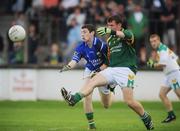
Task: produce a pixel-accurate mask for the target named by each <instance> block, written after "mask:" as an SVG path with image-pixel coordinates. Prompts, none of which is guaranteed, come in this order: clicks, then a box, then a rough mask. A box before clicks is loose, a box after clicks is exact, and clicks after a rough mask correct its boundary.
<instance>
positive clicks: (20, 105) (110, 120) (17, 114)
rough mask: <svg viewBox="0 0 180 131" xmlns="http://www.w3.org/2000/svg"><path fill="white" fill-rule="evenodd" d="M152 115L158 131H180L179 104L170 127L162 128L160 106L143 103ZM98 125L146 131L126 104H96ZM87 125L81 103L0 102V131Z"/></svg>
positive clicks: (68, 129)
mask: <svg viewBox="0 0 180 131" xmlns="http://www.w3.org/2000/svg"><path fill="white" fill-rule="evenodd" d="M142 104H143V105H144V107H145V108H146V110H147V111H148V112H150V113H151V116H152V118H153V121H154V124H155V130H157V131H160V130H161V131H179V130H180V103H179V102H174V103H173V105H174V109H175V111H176V114H177V117H178V119H177V120H176V121H174V122H172V123H169V124H161V123H160V121H161V120H162V119H164V118H165V116H166V112H165V109H164V107H163V105H162V103H160V102H142ZM94 108H95V121H96V126H97V130H98V131H143V130H145V127H144V125H143V124H142V122H141V120H140V119H139V117H138V116H137V115H136V114H135V113H134V112H132V111H131V110H130V109H129V108H128V107H127V106H126V105H125V104H124V103H121V102H118V103H113V105H112V107H111V108H109V109H104V108H103V107H102V106H101V104H100V103H98V102H94ZM83 130H87V121H86V119H85V116H84V112H83V110H82V103H80V104H78V105H77V106H76V107H68V106H67V105H66V104H65V103H64V102H59V101H37V102H31V101H21V102H12V101H0V131H83Z"/></svg>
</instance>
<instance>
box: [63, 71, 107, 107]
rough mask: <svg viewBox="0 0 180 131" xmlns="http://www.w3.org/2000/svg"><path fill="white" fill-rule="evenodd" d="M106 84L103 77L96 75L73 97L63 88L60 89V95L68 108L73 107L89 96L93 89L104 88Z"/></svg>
mask: <svg viewBox="0 0 180 131" xmlns="http://www.w3.org/2000/svg"><path fill="white" fill-rule="evenodd" d="M107 84H108V81H107V80H106V78H105V77H104V76H103V75H101V74H100V73H98V74H97V75H95V76H94V77H93V78H92V79H90V81H89V82H88V83H87V85H84V86H83V87H82V88H81V91H80V92H77V93H75V95H72V94H70V93H68V92H67V90H66V89H65V88H62V89H61V94H62V96H63V97H64V99H65V100H66V102H67V103H68V104H69V105H70V106H74V105H75V104H76V103H78V102H79V101H80V100H81V99H82V98H83V97H86V96H88V95H89V94H91V93H92V92H93V90H94V88H95V87H97V86H98V87H99V86H104V85H107Z"/></svg>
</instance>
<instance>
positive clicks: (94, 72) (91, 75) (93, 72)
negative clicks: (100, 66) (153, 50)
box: [89, 71, 98, 78]
mask: <svg viewBox="0 0 180 131" xmlns="http://www.w3.org/2000/svg"><path fill="white" fill-rule="evenodd" d="M97 73H98V72H97V71H92V72H91V73H90V75H89V77H90V78H93V77H94V76H95V75H96V74H97Z"/></svg>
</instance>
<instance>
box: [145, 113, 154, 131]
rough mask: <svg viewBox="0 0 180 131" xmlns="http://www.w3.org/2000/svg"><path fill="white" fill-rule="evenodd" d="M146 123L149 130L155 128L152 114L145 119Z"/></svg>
mask: <svg viewBox="0 0 180 131" xmlns="http://www.w3.org/2000/svg"><path fill="white" fill-rule="evenodd" d="M143 122H144V125H145V126H146V128H147V130H153V129H154V125H153V122H152V119H151V116H150V115H148V114H147V117H146V118H145V119H143Z"/></svg>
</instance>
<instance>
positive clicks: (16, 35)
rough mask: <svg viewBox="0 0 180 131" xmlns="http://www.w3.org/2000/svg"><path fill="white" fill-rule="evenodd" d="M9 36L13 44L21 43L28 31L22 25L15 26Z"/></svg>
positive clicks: (10, 30)
mask: <svg viewBox="0 0 180 131" xmlns="http://www.w3.org/2000/svg"><path fill="white" fill-rule="evenodd" d="M8 36H9V39H10V40H12V41H13V42H20V41H23V40H24V39H25V37H26V31H25V29H24V28H23V27H22V26H21V25H13V26H12V27H11V28H10V29H9V31H8Z"/></svg>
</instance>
